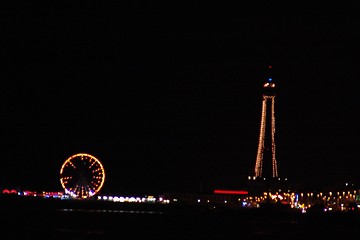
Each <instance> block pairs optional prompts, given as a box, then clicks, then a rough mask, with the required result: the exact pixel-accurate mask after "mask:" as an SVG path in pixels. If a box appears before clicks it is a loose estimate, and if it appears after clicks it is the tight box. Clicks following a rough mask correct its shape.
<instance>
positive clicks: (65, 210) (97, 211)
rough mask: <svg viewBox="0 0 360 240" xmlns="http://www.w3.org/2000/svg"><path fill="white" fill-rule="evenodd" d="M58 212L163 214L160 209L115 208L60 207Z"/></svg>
mask: <svg viewBox="0 0 360 240" xmlns="http://www.w3.org/2000/svg"><path fill="white" fill-rule="evenodd" d="M56 211H58V212H79V213H131V214H163V212H160V211H144V210H141V211H140V210H117V209H76V208H62V209H57V210H56Z"/></svg>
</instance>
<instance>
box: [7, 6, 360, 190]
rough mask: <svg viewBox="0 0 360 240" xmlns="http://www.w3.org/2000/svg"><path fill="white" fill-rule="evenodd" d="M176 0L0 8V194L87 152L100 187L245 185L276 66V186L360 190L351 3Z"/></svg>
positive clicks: (355, 25)
mask: <svg viewBox="0 0 360 240" xmlns="http://www.w3.org/2000/svg"><path fill="white" fill-rule="evenodd" d="M127 2H131V3H127ZM169 2H172V1H163V2H156V3H154V2H151V3H147V4H145V3H143V2H138V1H126V2H125V1H124V3H123V1H113V2H111V1H105V2H103V1H87V2H85V3H75V4H74V3H73V2H70V1H69V2H68V3H66V1H65V2H62V3H61V2H57V1H51V3H50V2H47V3H42V2H41V1H37V2H36V1H31V2H29V1H9V2H7V3H1V6H0V16H1V18H2V19H1V36H2V37H1V40H0V51H1V52H0V53H1V65H0V66H1V69H0V70H1V71H0V74H1V75H0V79H1V85H0V100H1V101H0V109H1V111H0V158H1V163H2V164H1V167H0V173H1V174H0V186H2V187H19V188H22V189H35V190H62V189H61V185H60V180H59V172H60V167H61V165H62V164H63V162H64V161H65V160H66V159H67V158H68V157H70V156H71V155H73V154H76V153H80V152H85V153H88V154H91V155H94V156H95V157H97V158H98V159H99V160H100V161H101V162H102V164H103V165H104V167H105V171H106V182H105V185H104V187H103V192H112V193H122V192H134V193H136V192H176V191H182V192H194V191H195V192H196V191H207V190H212V189H214V188H233V189H241V188H243V182H244V180H246V178H247V176H248V175H251V174H253V169H254V165H255V160H256V152H257V145H258V134H259V126H260V114H261V98H262V97H261V90H262V84H263V82H264V81H265V80H266V79H267V77H268V76H267V72H266V69H267V66H268V65H272V66H273V73H272V77H273V79H274V80H275V81H276V83H277V90H278V94H277V97H276V113H275V114H276V146H277V161H278V165H279V175H280V176H282V177H288V178H289V179H291V180H293V181H295V182H299V183H307V184H314V185H317V184H320V183H325V184H331V183H333V182H347V181H350V182H353V183H355V184H359V183H360V175H359V168H360V158H359V155H358V149H359V143H360V142H359V139H358V134H359V133H360V125H359V120H360V119H359V118H360V117H359V113H358V109H359V98H358V91H359V90H358V85H359V84H358V82H359V80H360V76H359V75H360V68H359V53H360V51H359V50H360V46H359V43H360V33H359V24H360V15H359V14H358V13H359V10H360V5H359V4H358V3H357V2H356V1H348V2H347V3H333V4H330V3H327V4H326V5H321V4H314V3H311V4H306V5H305V4H303V3H302V2H298V3H297V6H296V4H295V5H294V4H293V3H291V4H290V3H285V4H282V5H280V4H272V3H270V1H267V3H266V4H264V3H262V2H261V1H249V2H251V3H246V2H244V1H221V2H218V3H216V4H210V3H202V4H200V3H196V2H193V3H191V4H185V3H184V2H182V3H181V2H179V3H169Z"/></svg>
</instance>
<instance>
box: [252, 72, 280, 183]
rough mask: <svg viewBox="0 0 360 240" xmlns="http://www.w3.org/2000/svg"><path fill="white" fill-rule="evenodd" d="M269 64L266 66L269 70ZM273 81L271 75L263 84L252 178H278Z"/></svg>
mask: <svg viewBox="0 0 360 240" xmlns="http://www.w3.org/2000/svg"><path fill="white" fill-rule="evenodd" d="M271 69H272V67H271V66H269V67H268V71H269V72H270V71H271ZM275 96H276V93H275V83H274V81H273V79H272V78H271V75H270V76H269V77H268V78H267V80H266V82H265V83H264V85H263V94H262V109H261V121H260V133H259V143H258V149H257V155H256V164H255V169H254V176H253V178H254V179H262V180H265V179H266V180H269V179H274V178H278V167H277V161H276V145H275Z"/></svg>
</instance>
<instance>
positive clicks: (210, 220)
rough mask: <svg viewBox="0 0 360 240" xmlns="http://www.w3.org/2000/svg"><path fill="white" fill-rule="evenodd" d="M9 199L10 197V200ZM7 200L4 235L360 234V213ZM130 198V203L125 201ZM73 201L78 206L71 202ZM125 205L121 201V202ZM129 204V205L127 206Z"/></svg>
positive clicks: (75, 238) (133, 238)
mask: <svg viewBox="0 0 360 240" xmlns="http://www.w3.org/2000/svg"><path fill="white" fill-rule="evenodd" d="M7 204H9V203H7ZM42 204H43V203H36V204H34V203H31V204H29V203H16V204H13V203H12V204H10V205H9V206H6V207H5V205H4V203H2V206H1V207H2V208H1V222H2V225H1V228H2V229H1V233H2V235H1V239H67V240H81V239H84V240H85V239H86V240H92V239H112V240H113V239H129V240H137V239H149V238H150V239H222V240H223V239H314V238H321V239H323V238H330V239H333V238H334V237H336V238H337V237H341V238H346V239H359V237H360V236H359V233H358V227H359V226H360V213H358V212H356V213H351V214H350V213H336V214H335V213H334V214H324V213H314V214H302V213H294V212H282V211H281V212H279V211H270V210H269V211H259V209H252V210H246V211H245V210H241V211H233V210H219V211H213V210H211V211H207V210H206V209H205V208H195V207H186V208H183V207H176V208H169V207H157V206H155V205H153V206H150V207H149V205H148V206H146V207H141V208H140V207H133V206H135V205H133V206H132V207H128V206H125V205H117V206H116V208H115V207H106V208H103V209H101V208H100V207H99V206H92V207H94V208H90V207H89V206H86V207H84V208H81V205H64V204H62V203H61V204H58V203H57V202H56V203H54V204H51V207H50V206H46V207H44V206H43V205H42ZM125 204H126V203H125ZM69 206H72V207H69ZM120 206H121V207H120ZM123 206H125V207H123Z"/></svg>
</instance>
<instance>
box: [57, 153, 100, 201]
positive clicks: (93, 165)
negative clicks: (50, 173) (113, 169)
mask: <svg viewBox="0 0 360 240" xmlns="http://www.w3.org/2000/svg"><path fill="white" fill-rule="evenodd" d="M104 181H105V170H104V167H103V165H102V164H101V162H100V161H99V160H98V159H97V158H96V157H94V156H92V155H90V154H87V153H78V154H75V155H72V156H71V157H69V158H68V159H66V161H65V162H64V163H63V165H62V166H61V170H60V183H61V186H62V187H63V189H64V190H65V194H69V195H70V196H71V197H73V198H89V197H92V196H94V195H95V194H97V193H98V192H99V191H100V189H101V188H102V186H103V184H104Z"/></svg>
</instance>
